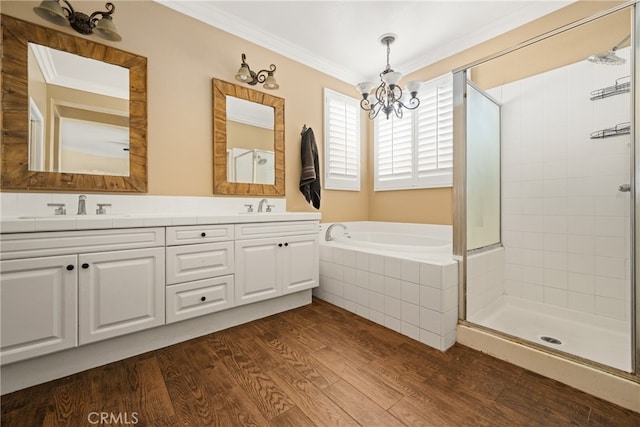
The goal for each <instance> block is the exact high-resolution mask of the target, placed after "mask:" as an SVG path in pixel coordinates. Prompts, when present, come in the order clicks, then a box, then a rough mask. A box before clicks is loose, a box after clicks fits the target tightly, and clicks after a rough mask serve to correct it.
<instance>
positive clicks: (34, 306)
mask: <svg viewBox="0 0 640 427" xmlns="http://www.w3.org/2000/svg"><path fill="white" fill-rule="evenodd" d="M77 265H78V257H77V256H76V255H64V256H51V257H44V258H30V259H16V260H7V261H0V300H1V307H0V310H1V311H0V326H1V329H2V331H1V335H0V337H1V342H2V345H1V347H0V358H1V359H2V363H3V364H5V363H11V362H15V361H17V360H22V359H27V358H31V357H35V356H40V355H43V354H47V353H52V352H54V351H59V350H64V349H67V348H72V347H75V346H76V345H78V342H77V333H76V325H77V321H78V315H77V313H78V310H77V307H78V304H77V288H78V274H77V269H76V266H77Z"/></svg>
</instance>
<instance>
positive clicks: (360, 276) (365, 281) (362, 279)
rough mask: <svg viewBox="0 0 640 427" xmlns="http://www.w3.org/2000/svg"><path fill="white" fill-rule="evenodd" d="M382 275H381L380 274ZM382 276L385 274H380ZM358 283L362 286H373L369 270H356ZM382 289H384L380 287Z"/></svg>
mask: <svg viewBox="0 0 640 427" xmlns="http://www.w3.org/2000/svg"><path fill="white" fill-rule="evenodd" d="M378 276H380V275H378ZM380 277H381V278H382V277H383V276H380ZM381 280H382V279H381ZM356 285H358V286H359V287H361V288H364V289H369V288H370V286H371V277H370V275H369V272H368V271H365V270H356ZM380 290H382V289H380Z"/></svg>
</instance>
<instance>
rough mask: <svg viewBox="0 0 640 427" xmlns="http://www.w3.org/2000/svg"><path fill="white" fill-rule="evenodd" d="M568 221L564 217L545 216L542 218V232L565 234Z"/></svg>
mask: <svg viewBox="0 0 640 427" xmlns="http://www.w3.org/2000/svg"><path fill="white" fill-rule="evenodd" d="M567 230H568V221H567V217H566V216H565V215H558V216H556V215H545V216H544V217H543V225H542V231H544V232H545V233H556V234H566V233H567Z"/></svg>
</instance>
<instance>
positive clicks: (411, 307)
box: [314, 222, 458, 350]
mask: <svg viewBox="0 0 640 427" xmlns="http://www.w3.org/2000/svg"><path fill="white" fill-rule="evenodd" d="M344 224H345V225H346V226H347V230H358V231H360V230H362V229H366V228H369V229H373V230H376V227H377V229H378V230H380V229H383V230H385V231H387V232H388V231H390V230H397V231H399V232H403V233H409V234H411V233H413V234H416V233H428V232H429V230H431V231H432V232H434V231H435V233H436V234H437V233H440V236H442V235H447V234H448V236H449V239H450V236H451V227H447V226H430V225H416V224H390V223H375V222H357V223H344ZM328 225H329V224H326V223H325V224H322V225H321V229H322V230H321V236H320V286H319V287H318V288H316V289H314V295H315V296H317V297H318V298H320V299H323V300H325V301H328V302H330V303H332V304H335V305H337V306H340V307H342V308H344V309H346V310H349V311H351V312H353V313H356V314H358V315H360V316H362V317H364V318H367V319H369V320H371V321H374V322H376V323H378V324H381V325H384V326H386V327H388V328H390V329H393V330H395V331H397V332H399V333H401V334H403V335H407V336H409V337H411V338H413V339H415V340H418V341H420V342H422V343H424V344H427V345H429V346H431V347H434V348H437V349H439V350H446V349H447V348H449V347H450V346H452V345H453V344H454V342H455V328H456V323H457V319H458V303H457V301H458V264H457V262H456V261H455V260H453V257H452V256H451V255H449V256H448V259H442V257H440V259H438V258H436V259H433V260H431V261H430V260H429V258H428V256H425V255H424V252H421V251H420V250H419V249H417V250H416V252H415V254H414V255H411V254H408V253H407V254H406V256H404V257H402V258H400V257H399V256H398V255H393V254H391V253H385V252H384V251H379V250H375V249H370V250H367V249H364V248H357V249H356V248H354V249H349V248H348V247H346V246H343V245H341V244H339V243H338V244H334V243H332V242H326V241H325V236H324V230H326V227H327V226H328ZM432 235H433V234H432Z"/></svg>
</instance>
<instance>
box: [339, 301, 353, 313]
mask: <svg viewBox="0 0 640 427" xmlns="http://www.w3.org/2000/svg"><path fill="white" fill-rule="evenodd" d="M340 307H342V308H344V309H345V310H347V311H350V312H352V313H355V312H356V303H355V301H349V300H348V299H346V298H345V299H343V300H342V305H340Z"/></svg>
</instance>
